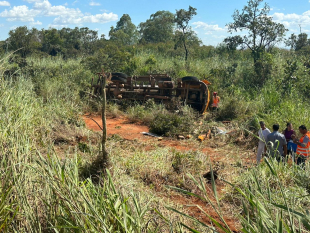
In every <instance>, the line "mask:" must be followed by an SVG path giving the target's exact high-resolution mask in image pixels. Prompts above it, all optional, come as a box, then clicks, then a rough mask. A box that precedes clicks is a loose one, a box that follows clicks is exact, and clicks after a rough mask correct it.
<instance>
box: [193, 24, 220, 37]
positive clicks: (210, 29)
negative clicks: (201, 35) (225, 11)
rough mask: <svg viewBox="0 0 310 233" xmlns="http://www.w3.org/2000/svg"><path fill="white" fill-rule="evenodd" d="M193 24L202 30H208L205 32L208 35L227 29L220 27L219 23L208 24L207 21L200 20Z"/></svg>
mask: <svg viewBox="0 0 310 233" xmlns="http://www.w3.org/2000/svg"><path fill="white" fill-rule="evenodd" d="M193 25H195V28H201V29H202V30H204V31H206V33H205V34H207V35H210V34H212V33H213V32H220V31H225V29H224V28H221V27H219V25H218V24H207V23H204V22H201V21H198V22H194V23H193Z"/></svg>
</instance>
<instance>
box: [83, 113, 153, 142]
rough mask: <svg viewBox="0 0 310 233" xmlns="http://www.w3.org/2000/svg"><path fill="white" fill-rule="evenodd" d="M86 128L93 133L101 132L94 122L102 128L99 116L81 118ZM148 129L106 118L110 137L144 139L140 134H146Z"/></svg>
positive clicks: (122, 120)
mask: <svg viewBox="0 0 310 233" xmlns="http://www.w3.org/2000/svg"><path fill="white" fill-rule="evenodd" d="M83 119H84V121H85V124H86V127H87V128H88V129H92V130H94V131H101V129H100V128H99V126H98V125H97V124H96V123H95V121H96V122H97V123H98V124H99V125H100V127H102V120H101V116H90V117H87V116H83ZM148 131H149V128H148V127H147V126H145V125H138V124H131V123H130V122H128V121H127V120H126V119H125V118H107V134H108V136H111V135H113V134H117V135H119V136H121V137H122V138H124V139H127V140H133V139H144V138H145V136H144V135H143V134H142V133H141V132H148Z"/></svg>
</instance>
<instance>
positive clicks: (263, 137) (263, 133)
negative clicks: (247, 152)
mask: <svg viewBox="0 0 310 233" xmlns="http://www.w3.org/2000/svg"><path fill="white" fill-rule="evenodd" d="M259 124H260V127H261V128H260V129H259V131H258V136H259V143H258V149H257V155H256V161H257V164H259V163H260V161H261V159H262V156H263V153H264V150H265V144H266V142H267V136H268V135H269V134H270V133H271V132H270V130H269V129H268V128H266V125H265V123H264V122H263V121H260V122H259Z"/></svg>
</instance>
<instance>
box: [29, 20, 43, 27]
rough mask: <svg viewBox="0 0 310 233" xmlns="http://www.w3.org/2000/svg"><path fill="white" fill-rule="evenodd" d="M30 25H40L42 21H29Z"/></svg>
mask: <svg viewBox="0 0 310 233" xmlns="http://www.w3.org/2000/svg"><path fill="white" fill-rule="evenodd" d="M30 25H31V26H35V25H42V22H40V21H39V20H37V21H36V22H31V23H30Z"/></svg>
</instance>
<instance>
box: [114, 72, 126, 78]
mask: <svg viewBox="0 0 310 233" xmlns="http://www.w3.org/2000/svg"><path fill="white" fill-rule="evenodd" d="M112 76H116V77H120V78H127V77H128V76H127V74H124V73H112Z"/></svg>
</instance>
